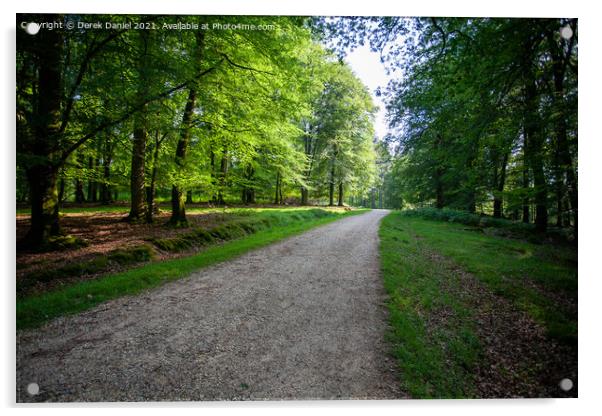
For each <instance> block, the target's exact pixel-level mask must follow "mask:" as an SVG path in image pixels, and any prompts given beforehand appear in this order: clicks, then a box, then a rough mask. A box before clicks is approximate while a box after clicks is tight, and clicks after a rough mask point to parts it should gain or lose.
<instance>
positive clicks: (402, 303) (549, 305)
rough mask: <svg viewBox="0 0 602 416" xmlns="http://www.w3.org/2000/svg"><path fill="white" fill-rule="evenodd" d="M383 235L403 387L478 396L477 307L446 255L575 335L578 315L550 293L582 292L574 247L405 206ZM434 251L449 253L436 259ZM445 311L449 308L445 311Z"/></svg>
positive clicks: (562, 332)
mask: <svg viewBox="0 0 602 416" xmlns="http://www.w3.org/2000/svg"><path fill="white" fill-rule="evenodd" d="M380 237H381V249H380V250H381V267H382V270H383V276H384V284H385V287H386V289H387V292H388V293H389V295H390V300H389V310H390V320H391V325H392V330H391V332H390V334H389V337H390V340H391V342H392V343H393V345H394V354H395V356H396V358H397V360H398V363H399V366H400V370H401V371H400V374H401V382H402V387H403V388H404V389H405V390H406V391H407V392H408V393H409V394H410V395H411V396H412V397H415V398H430V397H438V398H452V397H454V398H458V397H473V395H474V392H475V389H474V379H473V376H472V374H474V372H473V369H474V366H475V365H476V363H477V362H478V360H479V359H480V356H481V346H480V343H479V340H478V337H477V336H476V331H475V329H474V327H473V326H472V325H473V324H472V322H474V321H473V320H472V319H471V317H472V314H473V313H474V312H473V311H472V310H471V307H470V306H469V305H468V304H466V303H465V302H464V301H463V299H462V298H461V297H460V296H458V295H455V294H454V293H460V292H461V291H459V292H455V291H454V285H458V284H460V283H459V280H458V279H454V278H453V271H450V267H449V264H447V265H446V264H444V263H445V262H446V261H448V262H449V263H451V264H452V265H454V266H459V267H460V268H461V269H463V270H465V271H467V272H470V273H472V274H473V275H474V276H475V277H476V278H478V279H479V280H480V281H481V282H483V283H485V284H486V285H487V286H488V287H489V288H490V289H491V290H492V291H493V292H494V293H496V294H498V295H500V296H503V297H505V298H507V299H509V300H510V301H511V302H513V304H514V305H515V306H516V307H517V308H520V309H522V310H524V311H526V312H527V313H528V314H530V315H531V316H532V317H533V318H534V319H535V320H536V321H538V322H540V323H541V324H542V325H544V327H545V328H546V329H547V331H548V335H549V336H551V337H553V338H555V339H557V340H558V341H560V342H563V343H566V344H569V345H574V344H575V343H576V340H577V317H576V316H573V315H572V314H571V312H569V311H568V310H563V309H562V307H560V306H559V305H556V304H555V303H554V302H553V301H552V300H551V299H550V298H549V297H548V296H547V295H546V294H547V293H561V294H562V295H563V296H565V297H567V298H569V299H570V298H574V299H576V296H577V269H576V260H577V259H576V252H575V251H574V249H572V248H570V247H568V246H552V245H545V244H544V245H542V244H532V243H528V242H525V241H521V240H516V239H508V238H502V237H498V236H493V235H488V234H485V233H484V232H483V231H482V229H480V228H474V227H470V228H469V227H466V225H464V224H463V223H458V222H449V221H445V222H444V221H433V220H428V219H423V218H420V217H418V216H415V215H406V214H404V213H400V212H396V213H393V214H391V215H389V216H387V217H386V218H384V219H383V222H382V224H381V229H380ZM430 253H438V254H439V255H442V256H444V257H445V259H446V261H444V262H440V261H436V260H435V261H434V260H433V258H432V257H431V256H429V254H430ZM538 288H539V289H538ZM441 311H448V312H450V313H446V314H444V315H443V316H445V319H439V318H438V317H439V316H441V314H440V312H441ZM429 319H430V321H429Z"/></svg>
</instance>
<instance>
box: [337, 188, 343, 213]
mask: <svg viewBox="0 0 602 416" xmlns="http://www.w3.org/2000/svg"><path fill="white" fill-rule="evenodd" d="M338 206H340V207H342V206H343V182H339V203H338Z"/></svg>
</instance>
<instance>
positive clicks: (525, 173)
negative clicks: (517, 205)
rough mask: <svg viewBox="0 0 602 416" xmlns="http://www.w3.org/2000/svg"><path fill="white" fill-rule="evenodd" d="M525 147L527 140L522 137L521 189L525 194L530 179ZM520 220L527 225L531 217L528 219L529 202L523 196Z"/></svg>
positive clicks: (526, 197)
mask: <svg viewBox="0 0 602 416" xmlns="http://www.w3.org/2000/svg"><path fill="white" fill-rule="evenodd" d="M526 147H527V138H526V137H524V143H523V189H524V191H525V193H527V192H528V191H529V187H530V185H531V184H530V182H531V181H530V179H529V165H528V163H527V151H526ZM522 220H523V222H524V223H525V224H529V223H530V222H531V217H530V201H529V197H528V196H525V197H524V198H523V215H522Z"/></svg>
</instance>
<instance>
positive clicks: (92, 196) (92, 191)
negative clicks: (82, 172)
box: [88, 157, 98, 202]
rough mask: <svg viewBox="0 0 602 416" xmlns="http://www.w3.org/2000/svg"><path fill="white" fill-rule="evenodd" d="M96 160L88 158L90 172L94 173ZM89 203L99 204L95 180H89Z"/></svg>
mask: <svg viewBox="0 0 602 416" xmlns="http://www.w3.org/2000/svg"><path fill="white" fill-rule="evenodd" d="M95 167H96V166H95V164H94V158H92V157H89V158H88V170H89V172H93V171H94V169H95ZM88 201H89V202H97V201H98V198H97V196H96V181H95V180H94V179H89V180H88Z"/></svg>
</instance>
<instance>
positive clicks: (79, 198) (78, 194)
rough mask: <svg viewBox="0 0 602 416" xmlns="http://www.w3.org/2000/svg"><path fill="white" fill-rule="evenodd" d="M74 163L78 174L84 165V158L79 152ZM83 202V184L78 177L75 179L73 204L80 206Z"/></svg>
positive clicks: (84, 199) (84, 196)
mask: <svg viewBox="0 0 602 416" xmlns="http://www.w3.org/2000/svg"><path fill="white" fill-rule="evenodd" d="M75 163H76V166H77V169H78V173H80V170H81V168H82V165H83V163H84V156H83V154H82V153H81V152H78V153H77V156H76V157H75ZM85 201H86V195H85V194H84V182H83V181H82V180H81V179H80V178H79V176H78V177H77V179H75V202H76V203H78V204H82V203H84V202H85Z"/></svg>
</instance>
